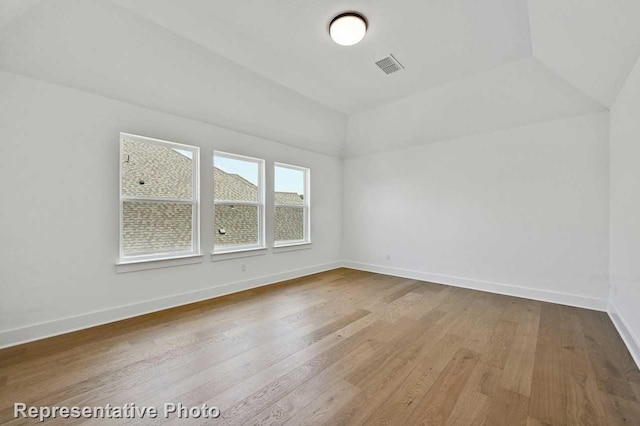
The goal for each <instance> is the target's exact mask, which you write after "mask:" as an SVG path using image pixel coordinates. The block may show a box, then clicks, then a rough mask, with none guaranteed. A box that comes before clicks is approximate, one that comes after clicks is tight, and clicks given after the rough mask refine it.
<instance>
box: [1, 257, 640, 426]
mask: <svg viewBox="0 0 640 426" xmlns="http://www.w3.org/2000/svg"><path fill="white" fill-rule="evenodd" d="M639 401H640V372H639V371H638V369H637V368H636V366H635V365H634V363H633V360H632V359H631V356H630V355H629V353H628V352H627V350H626V348H625V346H624V344H623V343H622V341H621V339H620V337H619V336H618V334H617V332H616V330H615V329H614V327H613V325H612V323H611V322H610V320H609V318H608V317H607V315H606V314H605V313H602V312H595V311H588V310H584V309H578V308H570V307H566V306H560V305H554V304H550V303H543V302H537V301H531V300H526V299H518V298H513V297H507V296H500V295H494V294H488V293H482V292H477V291H472V290H465V289H460V288H454V287H448V286H442V285H437V284H432V283H425V282H416V281H413V280H408V279H402V278H395V277H389V276H383V275H376V274H370V273H365V272H358V271H353V270H348V269H339V270H335V271H331V272H327V273H323V274H318V275H314V276H310V277H305V278H301V279H297V280H292V281H289V282H285V283H281V284H278V285H274V286H269V287H266V288H261V289H255V290H250V291H246V292H243V293H239V294H235V295H231V296H226V297H223V298H219V299H214V300H210V301H205V302H201V303H196V304H192V305H188V306H184V307H180V308H175V309H171V310H167V311H163V312H159V313H155V314H149V315H145V316H142V317H138V318H133V319H129V320H125V321H120V322H117V323H113V324H108V325H105V326H100V327H96V328H92V329H89V330H83V331H79V332H75V333H71V334H67V335H63V336H59V337H54V338H50V339H46V340H42V341H38V342H34V343H29V344H26V345H21V346H18V347H14V348H9V349H5V350H2V351H0V404H1V405H0V423H9V424H20V423H24V422H25V420H24V419H15V418H14V417H13V403H14V402H24V403H26V404H28V405H30V406H91V407H93V406H103V405H105V404H107V403H110V404H111V405H112V406H121V405H124V404H125V403H135V404H136V406H138V407H143V406H156V407H159V410H160V413H162V406H163V404H164V403H165V402H174V403H183V404H184V405H185V406H188V407H191V406H195V405H199V404H203V403H207V404H208V405H209V406H217V407H219V408H220V410H221V413H222V417H221V418H218V419H216V420H213V421H211V420H207V421H205V420H203V419H198V420H193V419H192V420H191V421H187V422H194V423H198V424H220V425H240V424H270V425H274V424H287V425H303V424H326V425H351V424H385V425H413V424H430V425H445V424H446V425H476V424H478V425H480V424H486V425H531V426H532V425H578V424H588V425H607V424H611V425H617V424H628V425H640V402H639ZM83 421H88V422H89V423H91V422H93V423H104V421H99V420H96V419H94V420H87V419H64V420H63V419H60V418H58V419H51V420H49V421H48V422H47V423H48V424H58V423H60V424H63V423H64V424H67V423H80V422H83ZM123 422H124V421H123V420H113V424H120V423H123ZM126 423H128V424H135V423H140V424H165V423H168V424H176V423H179V422H178V420H177V419H176V418H175V417H171V418H169V419H165V418H162V415H160V416H159V417H158V418H157V419H144V420H142V421H140V420H129V421H128V422H126Z"/></svg>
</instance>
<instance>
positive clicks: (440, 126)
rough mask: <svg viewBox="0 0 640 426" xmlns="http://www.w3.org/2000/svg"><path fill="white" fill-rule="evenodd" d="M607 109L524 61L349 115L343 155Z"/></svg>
mask: <svg viewBox="0 0 640 426" xmlns="http://www.w3.org/2000/svg"><path fill="white" fill-rule="evenodd" d="M602 111H605V108H604V107H603V106H602V105H601V104H600V103H598V102H596V101H595V100H593V99H592V98H590V97H589V96H587V95H585V94H583V93H582V92H580V91H578V90H576V89H575V88H573V87H572V86H571V85H570V84H569V83H567V82H566V81H565V80H563V79H562V78H560V77H558V76H557V75H556V74H555V73H553V72H552V71H550V70H549V69H548V68H547V67H545V66H544V65H542V64H541V63H540V62H539V61H537V60H536V59H534V58H525V59H521V60H519V61H515V62H511V63H508V64H505V65H502V66H500V67H498V68H495V69H493V70H491V71H487V72H483V73H479V74H476V75H473V76H469V77H466V78H464V79H461V80H458V81H455V82H452V83H448V84H446V85H443V86H440V87H437V88H434V89H431V90H427V91H423V92H420V93H417V94H415V95H412V96H408V97H406V98H403V99H400V100H397V101H394V102H390V103H387V104H384V105H381V106H379V107H376V108H372V109H369V110H366V111H362V112H359V113H355V114H353V115H352V116H351V117H350V120H349V125H348V130H347V138H346V139H347V143H346V147H345V152H344V153H345V155H346V156H355V155H358V154H361V153H365V152H374V151H385V150H390V149H395V148H402V147H408V146H414V145H420V144H423V143H428V142H438V141H443V140H450V139H456V138H460V137H464V136H472V135H477V134H482V133H489V132H493V131H496V130H499V129H506V128H511V127H517V126H523V125H526V124H531V123H540V122H544V121H551V120H557V119H560V118H566V117H570V116H575V115H579V114H589V113H596V112H602Z"/></svg>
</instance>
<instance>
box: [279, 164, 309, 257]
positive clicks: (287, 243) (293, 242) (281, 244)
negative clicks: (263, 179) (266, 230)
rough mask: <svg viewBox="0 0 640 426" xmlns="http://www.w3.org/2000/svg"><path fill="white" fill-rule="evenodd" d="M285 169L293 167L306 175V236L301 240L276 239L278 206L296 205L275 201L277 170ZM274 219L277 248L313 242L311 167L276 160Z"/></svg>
mask: <svg viewBox="0 0 640 426" xmlns="http://www.w3.org/2000/svg"><path fill="white" fill-rule="evenodd" d="M278 167H280V168H283V169H292V170H298V171H301V172H302V173H303V175H304V194H303V195H304V197H303V201H304V203H303V206H302V207H303V211H304V237H303V238H302V239H301V240H289V241H276V239H275V238H276V236H275V212H276V208H277V207H283V206H284V207H296V206H293V205H291V204H282V203H277V202H276V201H275V193H276V183H275V182H276V180H275V171H276V168H278ZM273 198H274V200H273V204H274V207H273V219H274V230H273V246H274V247H275V248H278V247H290V246H300V245H307V244H311V169H310V168H308V167H302V166H294V165H292V164H286V163H278V162H274V165H273Z"/></svg>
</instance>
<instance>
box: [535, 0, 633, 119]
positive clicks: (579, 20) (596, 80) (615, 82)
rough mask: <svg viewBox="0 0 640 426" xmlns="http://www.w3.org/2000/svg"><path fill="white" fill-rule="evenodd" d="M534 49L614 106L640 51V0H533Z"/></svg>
mask: <svg viewBox="0 0 640 426" xmlns="http://www.w3.org/2000/svg"><path fill="white" fill-rule="evenodd" d="M529 11H530V19H531V32H532V40H533V55H534V56H535V57H536V58H537V59H539V60H540V61H541V62H543V63H545V64H546V65H547V66H548V67H549V68H551V69H552V70H553V71H555V72H556V73H558V75H560V76H562V77H563V78H565V79H566V80H567V81H569V82H570V83H571V84H573V85H574V86H575V87H577V88H578V89H580V90H582V91H583V92H585V93H587V94H589V95H590V96H592V97H593V98H595V99H597V100H598V101H600V102H601V103H603V104H604V105H606V106H608V107H610V106H611V105H612V104H613V102H614V100H615V99H616V97H617V96H618V93H619V92H620V89H621V88H622V85H623V84H624V82H625V81H626V79H627V77H628V76H629V73H630V72H631V69H632V68H633V65H634V64H635V62H636V60H637V59H638V56H640V0H530V1H529Z"/></svg>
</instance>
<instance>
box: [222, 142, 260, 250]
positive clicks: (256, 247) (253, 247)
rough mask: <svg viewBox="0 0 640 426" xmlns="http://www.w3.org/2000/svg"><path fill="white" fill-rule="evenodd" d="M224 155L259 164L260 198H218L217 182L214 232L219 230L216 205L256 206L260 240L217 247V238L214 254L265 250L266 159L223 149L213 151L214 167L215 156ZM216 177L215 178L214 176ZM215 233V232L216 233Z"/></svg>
mask: <svg viewBox="0 0 640 426" xmlns="http://www.w3.org/2000/svg"><path fill="white" fill-rule="evenodd" d="M216 157H224V158H228V159H231V160H239V161H247V162H250V163H255V164H257V165H258V200H257V201H234V200H216V194H215V184H214V193H213V221H214V223H213V232H214V233H215V232H217V225H216V223H215V220H216V219H215V218H216V211H215V209H216V206H220V205H229V206H256V207H257V208H258V242H257V243H256V244H245V245H241V244H238V245H229V246H224V247H216V243H215V238H214V241H213V252H212V254H213V255H223V254H228V253H237V252H247V251H252V250H265V249H266V248H267V245H266V238H265V236H266V232H265V223H266V222H265V211H266V209H265V176H264V170H265V167H264V166H265V161H264V160H263V159H261V158H254V157H248V156H246V155H240V154H231V153H229V152H223V151H213V157H212V160H213V162H212V164H211V166H212V167H215V158H216ZM214 179H215V178H214ZM214 235H215V234H214Z"/></svg>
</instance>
